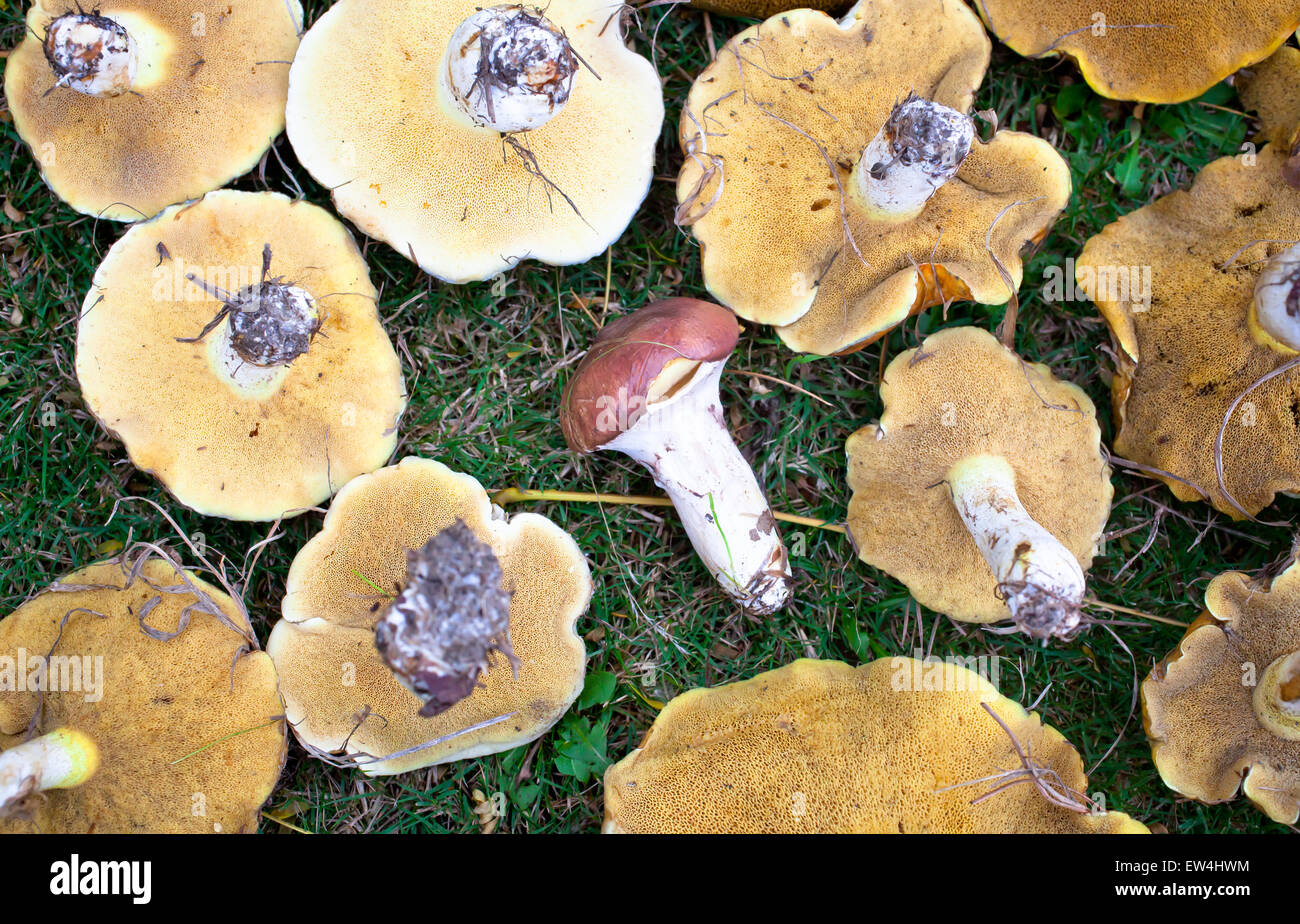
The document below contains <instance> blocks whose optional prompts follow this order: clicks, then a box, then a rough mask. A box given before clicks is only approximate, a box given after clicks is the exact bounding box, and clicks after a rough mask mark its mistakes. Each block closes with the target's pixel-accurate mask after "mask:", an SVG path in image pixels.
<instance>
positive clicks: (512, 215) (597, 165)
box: [288, 0, 663, 282]
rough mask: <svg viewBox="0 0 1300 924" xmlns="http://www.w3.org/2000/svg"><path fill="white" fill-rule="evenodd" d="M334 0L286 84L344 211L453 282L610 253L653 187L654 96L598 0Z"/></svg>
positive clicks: (650, 75) (295, 115) (306, 159)
mask: <svg viewBox="0 0 1300 924" xmlns="http://www.w3.org/2000/svg"><path fill="white" fill-rule="evenodd" d="M542 6H544V9H541V8H534V7H532V6H525V5H519V4H503V5H499V6H487V7H485V6H484V5H483V4H482V3H481V2H476V0H439V2H437V3H429V2H425V0H340V2H338V3H335V4H334V5H333V6H332V7H330V8H329V9H328V10H327V11H326V12H325V13H324V15H322V16H321V17H320V19H318V20H317V21H316V23H315V24H314V25H313V26H312V28H311V30H310V31H308V33H307V34H306V35H305V36H304V37H303V42H302V49H301V50H300V51H299V53H298V56H297V58H296V60H295V61H294V65H293V71H292V75H291V78H290V86H289V105H288V133H289V140H290V141H291V142H292V144H293V148H294V151H295V152H297V155H298V159H299V160H300V161H302V164H303V166H305V167H306V168H307V169H308V170H309V171H310V172H311V174H312V176H314V177H315V178H316V179H317V180H318V181H319V182H320V183H321V185H323V186H325V187H327V188H328V189H329V190H330V191H331V192H332V194H333V197H334V204H335V206H336V207H337V208H338V210H339V212H340V213H341V214H342V215H343V216H344V217H346V218H348V219H349V220H350V221H352V222H353V223H354V224H355V225H356V226H357V227H358V228H360V229H361V230H362V231H363V232H365V233H366V234H368V235H370V236H371V237H375V238H379V239H381V240H384V241H387V242H388V243H389V244H391V245H392V246H393V247H394V248H396V249H397V250H398V251H399V252H400V253H401V254H402V255H403V256H406V257H409V258H410V259H411V260H413V261H414V262H415V263H417V264H419V265H420V267H421V268H423V269H424V270H425V271H426V272H428V273H431V274H432V275H434V276H437V277H438V278H440V279H443V280H446V281H448V282H470V281H474V280H480V279H487V278H490V277H492V276H495V275H498V274H500V273H502V272H504V271H505V270H507V269H509V268H511V267H512V266H514V265H515V264H516V263H517V262H518V261H519V260H522V259H535V260H541V261H543V262H546V263H552V264H559V265H567V264H572V263H581V262H583V261H585V260H588V259H590V258H591V257H593V256H595V255H596V254H598V253H600V252H601V251H603V250H604V249H605V248H607V247H608V246H609V245H610V244H611V243H612V242H613V241H614V240H615V239H617V238H618V236H619V235H620V234H622V233H623V230H624V228H626V227H627V225H628V222H630V221H631V220H632V216H633V215H634V214H635V212H636V210H637V208H638V207H639V206H640V204H641V201H642V200H643V199H644V198H645V196H646V193H647V192H648V191H649V188H650V179H651V174H652V172H653V168H654V148H655V142H656V141H657V140H658V138H659V130H660V127H661V124H662V122H663V91H662V88H661V86H660V83H659V78H658V76H657V75H656V74H655V71H654V68H653V66H651V64H650V62H648V61H646V60H645V59H644V58H642V57H640V56H639V55H637V54H636V53H634V52H633V51H632V50H631V49H630V48H628V46H627V45H626V44H625V43H624V40H623V37H622V35H621V32H620V26H619V24H618V21H617V19H618V17H617V15H615V14H616V12H617V11H616V10H615V9H614V8H611V7H610V6H609V4H608V3H607V2H605V0H552V2H550V3H546V4H543V5H542Z"/></svg>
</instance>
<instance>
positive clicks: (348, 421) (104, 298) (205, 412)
mask: <svg viewBox="0 0 1300 924" xmlns="http://www.w3.org/2000/svg"><path fill="white" fill-rule="evenodd" d="M377 299H378V295H377V293H376V292H375V289H374V286H372V285H371V284H370V276H369V272H368V270H367V268H366V262H365V259H364V258H363V257H362V256H361V252H360V251H359V250H358V249H357V246H356V243H355V242H354V241H353V240H352V236H351V235H350V234H349V233H348V231H347V229H346V228H344V227H343V225H342V224H340V223H339V221H338V220H337V219H335V218H334V217H333V216H332V215H330V214H329V213H328V212H326V211H325V210H324V209H321V208H318V207H317V206H314V205H311V204H309V203H306V202H293V201H291V200H289V199H288V198H286V197H284V196H281V195H279V194H277V193H244V192H233V191H228V190H222V191H219V192H214V193H210V194H208V195H207V196H206V197H204V198H203V199H202V200H201V201H199V202H196V203H191V204H189V205H185V206H178V207H173V208H171V209H168V210H166V211H165V212H163V213H162V214H161V215H159V216H158V217H157V218H156V219H154V220H152V221H149V222H143V223H140V224H136V225H134V226H133V227H132V228H131V229H130V230H129V231H128V232H127V233H126V234H125V235H124V236H123V237H122V239H121V240H119V241H118V242H117V243H116V244H114V245H113V247H112V248H111V249H110V250H109V252H108V254H107V256H105V258H104V262H103V263H102V264H101V265H100V267H99V269H98V270H97V271H96V273H95V278H94V283H93V285H92V286H91V289H90V292H89V293H88V294H87V296H86V300H85V304H84V306H83V308H82V314H81V318H80V321H79V325H78V329H77V358H76V368H77V379H78V381H79V382H80V383H81V391H82V396H83V397H84V398H85V400H86V404H87V406H88V407H89V408H90V410H91V413H93V414H94V415H95V417H96V418H98V420H99V421H100V422H101V423H102V425H103V426H104V427H105V429H107V430H108V431H109V432H110V433H112V434H113V435H115V436H117V437H118V438H120V439H121V440H122V442H123V443H124V444H125V445H126V449H127V452H128V453H129V454H130V456H131V461H132V462H133V463H134V464H135V466H136V467H137V468H139V469H141V470H143V471H147V472H151V473H153V474H154V475H156V476H157V477H158V478H159V479H160V480H161V481H162V482H163V484H164V485H166V487H167V488H168V490H170V491H171V492H172V493H173V494H174V495H175V496H176V498H177V499H178V500H179V501H180V502H181V503H183V504H185V505H186V506H187V507H191V508H192V509H194V510H197V511H199V512H200V513H204V514H208V515H210V516H222V517H229V518H231V519H237V520H273V519H276V518H277V517H281V516H293V515H295V514H296V513H299V512H301V511H302V510H303V509H306V508H309V507H312V506H315V505H316V504H318V503H320V502H321V501H323V500H325V499H327V498H328V497H329V496H330V495H331V494H333V493H334V492H335V491H336V490H337V489H338V488H339V487H341V486H342V485H343V484H345V483H347V481H348V480H349V479H351V478H353V477H355V476H356V475H359V474H362V473H363V472H369V471H373V470H374V469H376V468H379V467H380V466H381V465H383V464H384V463H385V462H386V461H387V460H388V458H389V456H390V455H391V454H392V452H393V449H394V447H395V446H396V443H397V436H396V431H397V423H398V420H399V418H400V417H401V414H402V411H403V410H404V408H405V406H406V396H405V389H404V386H403V383H402V372H401V367H400V364H399V363H398V359H397V354H396V353H395V352H394V350H393V347H392V344H391V343H390V342H389V340H388V335H387V334H385V333H384V329H383V327H382V326H381V324H380V322H379V312H378V310H377V305H376V302H377Z"/></svg>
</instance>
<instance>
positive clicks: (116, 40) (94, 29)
mask: <svg viewBox="0 0 1300 924" xmlns="http://www.w3.org/2000/svg"><path fill="white" fill-rule="evenodd" d="M45 57H46V60H48V61H49V62H50V67H51V68H52V69H53V71H54V74H55V86H59V87H67V88H68V89H70V90H76V91H77V92H78V93H84V94H86V95H87V96H99V97H111V96H121V95H122V94H123V93H126V92H127V91H128V90H130V89H131V86H132V84H134V83H135V77H136V68H137V67H138V62H137V60H136V47H135V41H134V40H133V39H132V38H131V35H130V33H129V32H127V31H126V29H125V28H124V27H123V26H122V25H121V24H120V23H117V22H115V21H113V20H112V19H109V18H108V17H106V16H99V15H97V14H90V13H68V14H66V15H64V16H60V17H59V18H58V19H56V20H54V22H52V23H50V25H49V28H48V29H47V30H46V34H45Z"/></svg>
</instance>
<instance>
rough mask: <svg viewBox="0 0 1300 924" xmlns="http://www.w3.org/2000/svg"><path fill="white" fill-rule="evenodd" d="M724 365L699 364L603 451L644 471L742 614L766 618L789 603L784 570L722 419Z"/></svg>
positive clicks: (770, 523) (774, 535) (781, 549)
mask: <svg viewBox="0 0 1300 924" xmlns="http://www.w3.org/2000/svg"><path fill="white" fill-rule="evenodd" d="M724 365H725V361H719V362H702V363H698V364H697V365H696V367H695V369H694V371H693V372H691V373H689V376H690V378H689V379H685V377H683V378H684V379H685V380H679V384H677V385H676V386H675V388H674V389H673V390H672V391H671V392H670V393H669V394H668V395H667V396H666V397H664V398H662V399H661V400H653V399H650V400H648V401H647V406H646V410H645V413H643V414H642V415H641V417H640V418H638V419H637V421H636V422H635V423H634V424H632V426H631V427H629V428H628V429H626V430H624V431H623V432H622V433H620V434H619V435H618V436H617V437H615V438H614V439H613V440H610V441H609V442H608V443H606V444H605V446H604V448H606V449H615V450H618V451H619V452H622V453H625V454H626V455H628V456H631V457H632V458H633V459H635V460H636V461H638V462H640V463H641V464H642V465H644V466H645V467H646V468H647V469H649V470H650V474H651V475H653V476H654V480H655V484H657V485H659V487H660V488H662V489H663V490H664V492H665V493H666V494H667V495H668V497H669V498H670V499H671V500H672V502H673V507H675V508H676V509H677V513H678V515H679V516H681V518H682V523H683V525H684V526H685V527H686V532H687V535H689V536H690V538H691V544H692V545H693V546H694V547H695V551H696V553H697V554H698V555H699V556H700V558H701V559H702V560H703V562H704V564H705V566H706V567H707V568H708V569H709V572H710V573H711V574H712V575H713V576H714V578H715V579H716V580H717V581H718V583H719V584H721V585H722V587H723V589H724V590H726V591H727V593H728V594H730V595H731V596H732V597H735V598H736V599H737V600H738V601H740V604H741V605H742V606H743V607H744V608H745V609H747V610H749V611H750V612H752V613H757V614H760V615H767V614H769V613H773V612H775V611H776V610H779V609H780V608H781V607H783V606H785V604H786V603H787V602H789V599H790V591H791V588H790V581H791V578H790V565H789V560H788V558H787V555H786V550H785V546H784V545H783V544H782V542H781V536H780V534H779V533H778V532H777V529H776V518H775V517H774V516H773V514H772V509H771V508H770V507H769V506H768V503H767V498H766V497H765V496H764V494H763V490H762V488H760V487H759V485H758V480H757V479H756V478H755V477H754V471H753V469H751V468H750V467H749V463H748V462H747V461H746V460H745V457H744V456H743V455H741V453H740V449H739V448H737V446H736V444H735V442H734V441H733V440H732V438H731V434H730V433H729V432H727V427H726V425H725V424H724V423H723V420H722V410H721V408H722V399H721V396H720V394H719V391H718V380H719V379H720V378H721V376H722V367H723V366H724Z"/></svg>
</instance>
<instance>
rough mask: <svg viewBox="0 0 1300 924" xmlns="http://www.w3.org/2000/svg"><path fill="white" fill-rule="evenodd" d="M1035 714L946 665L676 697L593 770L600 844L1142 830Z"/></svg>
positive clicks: (769, 679) (820, 666)
mask: <svg viewBox="0 0 1300 924" xmlns="http://www.w3.org/2000/svg"><path fill="white" fill-rule="evenodd" d="M1087 787H1088V778H1087V776H1086V775H1085V774H1084V771H1083V762H1082V761H1081V760H1080V758H1079V754H1078V753H1077V752H1076V751H1075V750H1074V748H1073V747H1071V746H1070V743H1069V742H1068V741H1066V740H1065V738H1063V737H1062V736H1061V734H1060V733H1059V732H1058V731H1056V730H1055V729H1054V728H1051V727H1049V726H1045V725H1043V724H1042V723H1041V721H1040V720H1039V717H1038V716H1037V714H1034V713H1030V712H1026V711H1025V710H1024V709H1023V708H1022V707H1021V706H1020V705H1019V704H1017V703H1015V702H1013V701H1011V700H1009V699H1007V698H1005V697H1003V696H1001V695H1000V694H999V693H998V691H997V688H996V687H994V686H993V685H992V684H991V683H989V682H988V680H986V679H985V678H983V677H982V676H980V675H979V674H977V673H975V672H974V671H971V670H968V669H966V668H965V667H960V666H957V665H954V664H951V663H944V662H938V661H935V662H922V661H917V660H914V659H912V658H881V659H880V660H878V661H873V662H872V663H870V664H866V665H863V666H862V667H858V668H853V667H850V666H849V665H847V664H843V663H840V662H838V661H810V660H800V661H795V662H794V663H792V664H788V665H786V666H785V667H781V668H778V669H777V670H773V671H767V672H766V673H763V674H759V675H758V676H756V677H753V678H751V679H749V680H743V681H740V682H737V683H729V684H726V685H724V686H720V687H716V688H713V689H699V690H691V691H689V692H687V693H683V694H682V695H680V696H678V697H676V698H675V699H673V700H672V701H671V702H670V703H668V705H667V706H665V707H664V709H663V711H662V712H660V713H659V715H658V717H656V719H655V721H654V725H653V726H651V728H650V732H649V734H647V735H646V737H645V740H644V741H642V743H641V746H640V747H638V748H637V749H636V750H635V751H633V752H632V753H631V754H629V755H628V756H627V757H625V758H623V760H621V761H619V762H618V763H616V764H613V765H612V766H610V768H609V769H608V770H607V771H606V772H605V824H604V830H605V831H606V832H607V833H638V834H651V833H687V832H689V833H711V834H713V833H728V834H730V833H765V834H771V833H876V834H892V833H895V832H898V833H900V834H901V833H925V832H930V833H947V834H962V833H984V834H988V833H1042V834H1066V833H1078V834H1083V833H1097V834H1102V833H1109V834H1118V833H1146V828H1145V827H1144V826H1143V825H1142V824H1140V823H1139V822H1137V821H1134V820H1133V819H1132V818H1130V817H1129V816H1127V815H1125V814H1123V813H1121V812H1105V811H1101V810H1100V805H1099V804H1098V802H1095V801H1093V800H1092V799H1091V798H1090V797H1089V796H1088V795H1087Z"/></svg>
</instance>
